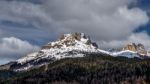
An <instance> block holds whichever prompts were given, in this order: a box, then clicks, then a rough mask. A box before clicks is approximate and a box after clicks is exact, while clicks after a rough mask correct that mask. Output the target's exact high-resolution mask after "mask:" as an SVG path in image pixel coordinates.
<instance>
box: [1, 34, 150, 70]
mask: <svg viewBox="0 0 150 84" xmlns="http://www.w3.org/2000/svg"><path fill="white" fill-rule="evenodd" d="M140 50H141V52H143V51H144V52H145V51H146V50H145V48H144V45H142V44H138V45H136V44H134V43H132V44H127V46H125V47H124V48H123V50H120V51H115V52H109V51H105V50H102V49H99V48H98V45H97V44H96V43H95V42H93V41H91V39H90V37H89V36H87V35H85V34H84V33H72V34H64V35H61V36H60V38H59V39H58V40H56V41H54V42H49V43H48V44H46V45H44V46H42V48H41V50H39V51H38V52H34V53H31V54H28V55H26V56H24V57H22V58H20V59H18V60H16V61H14V62H12V63H9V64H6V65H3V66H0V70H1V69H11V70H13V71H27V70H30V69H33V68H36V67H40V66H43V65H46V64H49V63H52V62H54V61H56V60H60V59H64V58H76V57H85V56H86V55H88V54H106V55H110V56H113V57H118V56H123V57H128V58H135V57H137V58H140V59H144V58H147V57H149V56H147V54H144V55H143V53H142V54H141V52H140ZM139 52H140V53H139Z"/></svg>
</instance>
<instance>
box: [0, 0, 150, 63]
mask: <svg viewBox="0 0 150 84" xmlns="http://www.w3.org/2000/svg"><path fill="white" fill-rule="evenodd" d="M149 19H150V0H115V1H114V2H112V0H0V47H1V48H0V59H2V60H3V61H1V62H0V64H3V63H6V62H7V61H12V60H16V59H18V58H20V57H23V56H25V55H26V54H28V53H31V52H34V51H38V50H39V49H40V46H42V45H44V44H46V43H48V42H49V41H54V40H56V39H57V38H58V37H59V36H60V35H61V34H64V33H71V32H83V33H86V34H88V35H89V36H90V37H91V38H92V40H94V41H96V42H97V44H98V45H99V47H100V48H102V49H108V48H121V47H122V46H124V45H125V44H127V43H130V42H135V43H142V44H144V45H145V46H146V48H147V49H149V48H150V44H149V43H150V21H149Z"/></svg>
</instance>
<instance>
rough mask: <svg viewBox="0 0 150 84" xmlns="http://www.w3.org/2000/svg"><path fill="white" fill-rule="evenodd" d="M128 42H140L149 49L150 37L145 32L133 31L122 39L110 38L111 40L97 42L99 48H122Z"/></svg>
mask: <svg viewBox="0 0 150 84" xmlns="http://www.w3.org/2000/svg"><path fill="white" fill-rule="evenodd" d="M129 43H136V44H138V43H142V44H143V45H144V46H145V48H146V49H150V37H149V35H148V34H147V33H146V32H141V33H134V34H132V35H131V36H129V37H128V38H127V39H123V40H112V41H101V42H99V44H100V45H101V46H100V47H101V48H104V49H108V48H116V49H117V48H123V47H124V46H125V45H127V44H129Z"/></svg>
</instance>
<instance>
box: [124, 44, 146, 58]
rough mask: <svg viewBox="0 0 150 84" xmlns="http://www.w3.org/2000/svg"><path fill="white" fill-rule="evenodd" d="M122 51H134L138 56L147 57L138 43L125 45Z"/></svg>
mask: <svg viewBox="0 0 150 84" xmlns="http://www.w3.org/2000/svg"><path fill="white" fill-rule="evenodd" d="M123 50H130V51H134V52H137V53H138V54H140V55H143V56H145V55H147V51H146V49H145V47H144V45H143V44H141V43H139V44H135V43H131V44H127V45H126V46H125V47H124V48H123Z"/></svg>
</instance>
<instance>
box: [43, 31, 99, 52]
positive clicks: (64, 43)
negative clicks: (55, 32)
mask: <svg viewBox="0 0 150 84" xmlns="http://www.w3.org/2000/svg"><path fill="white" fill-rule="evenodd" d="M77 41H79V42H83V43H85V44H86V45H92V46H94V47H95V48H98V45H97V44H96V43H94V42H91V40H90V38H89V37H88V36H86V35H85V34H83V33H73V34H64V35H61V36H60V38H59V39H58V41H57V42H55V43H54V42H51V43H48V44H47V45H45V46H43V47H42V49H51V48H61V47H71V46H75V45H76V43H77Z"/></svg>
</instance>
